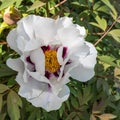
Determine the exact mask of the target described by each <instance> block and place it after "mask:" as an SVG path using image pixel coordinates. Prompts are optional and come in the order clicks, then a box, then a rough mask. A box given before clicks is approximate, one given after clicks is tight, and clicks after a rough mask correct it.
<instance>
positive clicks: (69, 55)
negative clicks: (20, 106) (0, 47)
mask: <svg viewBox="0 0 120 120" xmlns="http://www.w3.org/2000/svg"><path fill="white" fill-rule="evenodd" d="M85 35H86V32H85V28H84V27H81V26H79V25H77V24H73V23H72V19H71V18H68V17H61V18H58V19H56V20H54V19H51V18H45V17H40V16H35V15H29V16H27V17H24V18H23V19H21V20H20V21H18V23H17V27H16V28H15V29H13V30H12V31H10V33H9V34H8V36H7V42H8V44H9V46H10V48H11V49H13V50H15V51H16V52H17V53H18V54H19V55H20V57H19V58H17V59H11V58H9V59H8V60H7V65H8V66H9V67H10V68H12V69H13V70H15V71H17V72H18V74H17V76H16V81H17V83H18V84H19V85H20V88H19V95H20V96H22V97H24V98H26V99H27V101H29V102H30V103H32V104H33V105H34V106H36V107H42V108H43V109H45V110H46V111H52V110H57V109H59V108H60V107H61V104H62V103H63V102H64V101H66V100H67V99H68V97H69V95H70V90H69V88H68V86H67V85H66V84H67V83H69V82H70V79H69V77H70V76H71V77H72V78H74V79H76V80H78V81H81V82H86V81H88V80H90V79H91V78H92V77H93V76H94V66H95V64H96V56H97V51H96V49H95V47H94V46H93V45H92V44H91V43H89V42H87V41H85Z"/></svg>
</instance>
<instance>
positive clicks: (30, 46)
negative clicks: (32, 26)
mask: <svg viewBox="0 0 120 120" xmlns="http://www.w3.org/2000/svg"><path fill="white" fill-rule="evenodd" d="M33 43H34V44H33ZM41 44H42V43H41V41H40V40H37V39H36V40H35V39H34V40H30V41H29V42H27V44H26V46H25V49H24V51H32V50H35V49H38V48H39V47H40V46H41Z"/></svg>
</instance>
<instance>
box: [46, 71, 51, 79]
mask: <svg viewBox="0 0 120 120" xmlns="http://www.w3.org/2000/svg"><path fill="white" fill-rule="evenodd" d="M50 76H51V73H50V72H48V71H45V77H46V78H48V79H50Z"/></svg>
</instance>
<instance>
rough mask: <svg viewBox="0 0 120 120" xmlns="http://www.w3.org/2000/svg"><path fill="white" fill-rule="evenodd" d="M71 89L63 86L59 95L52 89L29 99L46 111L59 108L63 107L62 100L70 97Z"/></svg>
mask: <svg viewBox="0 0 120 120" xmlns="http://www.w3.org/2000/svg"><path fill="white" fill-rule="evenodd" d="M69 93H70V91H69V89H68V88H67V87H63V88H62V90H61V91H60V93H59V96H57V95H55V94H53V93H52V91H44V92H43V93H42V94H41V95H40V96H39V97H37V98H35V99H31V100H28V101H30V102H31V103H32V104H33V105H34V106H36V107H42V108H44V109H45V110H46V111H48V112H49V111H52V110H57V109H59V108H60V107H61V105H62V102H64V101H65V100H67V99H68V97H69Z"/></svg>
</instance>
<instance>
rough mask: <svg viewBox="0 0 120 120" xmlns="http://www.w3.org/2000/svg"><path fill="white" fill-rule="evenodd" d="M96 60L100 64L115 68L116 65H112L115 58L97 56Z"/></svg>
mask: <svg viewBox="0 0 120 120" xmlns="http://www.w3.org/2000/svg"><path fill="white" fill-rule="evenodd" d="M98 58H99V59H100V61H101V62H104V63H106V64H109V65H110V66H114V67H116V66H117V64H115V63H114V60H116V58H114V57H112V56H107V55H102V56H98Z"/></svg>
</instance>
